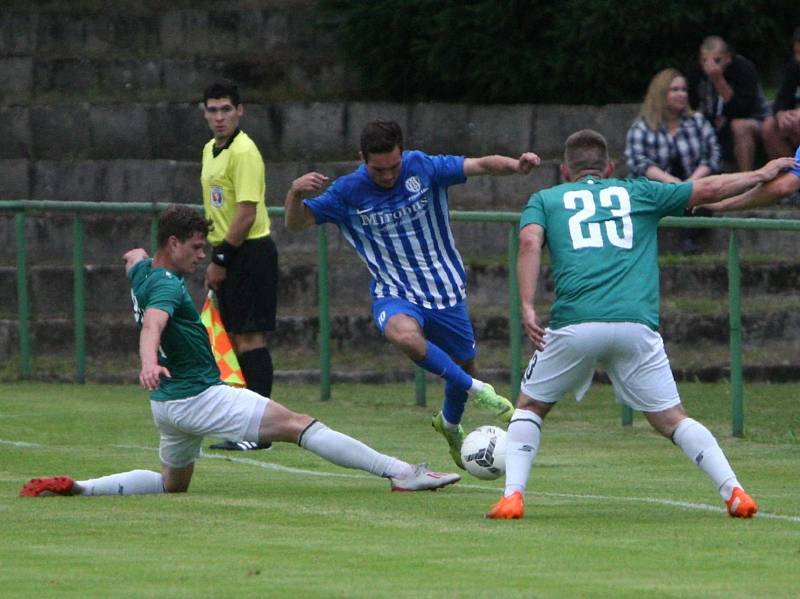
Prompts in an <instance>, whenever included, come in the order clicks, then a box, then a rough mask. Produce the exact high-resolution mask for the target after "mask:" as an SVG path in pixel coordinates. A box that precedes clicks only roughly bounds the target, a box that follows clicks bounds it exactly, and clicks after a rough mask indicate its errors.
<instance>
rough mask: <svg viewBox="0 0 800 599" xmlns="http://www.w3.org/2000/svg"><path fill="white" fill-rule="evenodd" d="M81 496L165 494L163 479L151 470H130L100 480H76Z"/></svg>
mask: <svg viewBox="0 0 800 599" xmlns="http://www.w3.org/2000/svg"><path fill="white" fill-rule="evenodd" d="M75 484H76V485H78V486H79V488H80V494H81V495H148V494H152V493H165V492H166V491H164V479H163V478H162V477H161V474H160V473H158V472H153V471H152V470H131V471H130V472H120V473H119V474H110V475H108V476H103V477H101V478H91V479H89V480H78V481H75Z"/></svg>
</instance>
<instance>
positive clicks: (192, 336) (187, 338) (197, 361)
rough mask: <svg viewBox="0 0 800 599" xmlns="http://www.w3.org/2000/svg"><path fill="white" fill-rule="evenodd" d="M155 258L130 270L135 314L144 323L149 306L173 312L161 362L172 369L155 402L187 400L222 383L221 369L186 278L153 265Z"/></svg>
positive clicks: (164, 336)
mask: <svg viewBox="0 0 800 599" xmlns="http://www.w3.org/2000/svg"><path fill="white" fill-rule="evenodd" d="M152 263H153V260H152V259H149V258H148V259H146V260H142V261H141V262H137V263H136V264H135V265H134V266H133V268H131V269H130V271H129V272H128V279H129V280H130V284H131V299H132V300H133V317H134V318H135V319H136V322H137V323H138V324H139V326H141V324H142V320H143V319H144V313H145V311H146V310H147V309H148V308H158V309H159V310H163V311H164V312H166V313H167V314H169V320H168V321H167V326H166V327H164V331H163V332H162V333H161V346H160V347H159V348H158V363H159V364H160V365H162V366H164V367H165V368H166V369H167V370H169V372H170V374H171V375H172V376H171V378H167V377H162V378H161V385H160V386H159V387H158V389H156V390H155V391H152V392H151V393H150V399H152V400H154V401H167V400H170V399H185V398H187V397H192V396H194V395H197V394H199V393H202V392H203V391H205V390H206V389H208V388H209V387H211V386H212V385H220V384H222V381H221V380H220V378H219V368H217V363H216V361H215V360H214V354H213V353H212V352H211V343H210V342H209V340H208V333H207V332H206V328H205V326H204V325H203V323H202V322H200V314H198V312H197V308H195V307H194V302H193V301H192V298H191V296H190V295H189V293H188V292H187V291H186V285H185V284H184V281H183V277H182V276H180V275H178V274H176V273H174V272H172V271H169V270H167V269H166V268H153V265H152Z"/></svg>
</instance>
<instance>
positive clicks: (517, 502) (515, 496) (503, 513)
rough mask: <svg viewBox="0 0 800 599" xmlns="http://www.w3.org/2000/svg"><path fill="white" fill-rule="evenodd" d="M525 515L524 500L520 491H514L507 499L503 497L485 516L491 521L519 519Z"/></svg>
mask: <svg viewBox="0 0 800 599" xmlns="http://www.w3.org/2000/svg"><path fill="white" fill-rule="evenodd" d="M524 515H525V498H524V497H523V496H522V493H521V492H520V491H514V492H513V493H512V494H511V495H509V496H508V497H503V498H502V499H501V500H500V501H498V502H497V503H495V504H494V505H493V506H492V509H490V510H489V512H488V513H487V514H486V517H487V518H490V519H492V520H511V519H514V520H516V519H519V518H522V516H524Z"/></svg>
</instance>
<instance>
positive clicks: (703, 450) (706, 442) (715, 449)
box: [672, 418, 741, 501]
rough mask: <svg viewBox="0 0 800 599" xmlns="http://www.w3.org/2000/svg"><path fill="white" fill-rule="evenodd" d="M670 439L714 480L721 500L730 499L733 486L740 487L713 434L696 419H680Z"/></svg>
mask: <svg viewBox="0 0 800 599" xmlns="http://www.w3.org/2000/svg"><path fill="white" fill-rule="evenodd" d="M672 440H673V441H674V443H675V445H677V446H678V447H680V448H681V449H682V450H683V453H685V454H686V456H687V457H688V458H689V459H690V460H692V461H693V462H694V463H695V464H696V465H697V467H698V468H700V470H702V471H703V472H705V473H706V474H707V475H708V477H709V478H710V479H711V480H713V481H714V484H715V485H717V490H718V491H719V494H720V496H721V497H722V499H723V500H725V501H727V500H728V499H730V496H731V493H733V489H734V487H741V485H740V484H739V481H738V480H736V474H734V472H733V469H732V468H731V465H730V464H729V463H728V459H727V458H726V457H725V454H724V453H722V449H720V446H719V444H718V443H717V440H716V439H715V438H714V435H712V434H711V431H710V430H708V429H707V428H706V427H705V426H703V425H702V424H700V423H699V422H697V420H694V419H692V418H684V419H683V420H681V422H680V424H678V426H677V427H676V428H675V432H674V433H672Z"/></svg>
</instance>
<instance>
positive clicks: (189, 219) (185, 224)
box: [156, 204, 212, 248]
mask: <svg viewBox="0 0 800 599" xmlns="http://www.w3.org/2000/svg"><path fill="white" fill-rule="evenodd" d="M211 227H212V225H211V221H210V220H207V219H206V218H205V217H204V216H203V214H202V212H201V211H199V210H197V209H195V208H193V207H191V206H187V205H186V204H172V205H170V206H169V207H168V208H167V209H166V210H164V212H162V213H161V216H159V218H158V233H157V235H156V241H157V243H158V247H159V248H162V247H164V246H165V245H167V240H168V239H169V238H170V237H172V236H173V235H174V236H175V237H177V238H178V240H179V241H181V242H183V241H186V240H187V239H189V238H190V237H192V236H193V235H194V234H195V233H201V234H202V235H203V237H208V232H209V231H210V230H211Z"/></svg>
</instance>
